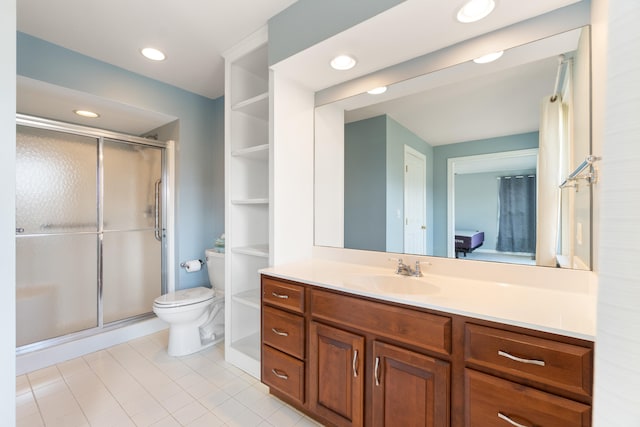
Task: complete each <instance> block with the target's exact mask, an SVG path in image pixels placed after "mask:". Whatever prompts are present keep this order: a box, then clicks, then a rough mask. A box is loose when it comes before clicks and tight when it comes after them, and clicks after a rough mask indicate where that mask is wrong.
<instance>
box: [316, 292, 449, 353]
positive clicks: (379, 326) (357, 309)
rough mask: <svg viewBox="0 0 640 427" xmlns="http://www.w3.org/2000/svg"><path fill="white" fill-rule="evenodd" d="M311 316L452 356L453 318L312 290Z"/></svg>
mask: <svg viewBox="0 0 640 427" xmlns="http://www.w3.org/2000/svg"><path fill="white" fill-rule="evenodd" d="M311 295H312V297H311V313H312V314H313V316H314V317H315V318H317V319H324V320H329V321H333V322H337V323H340V324H343V325H348V326H351V327H353V328H356V329H359V330H362V331H367V332H370V333H373V334H375V335H376V336H379V337H385V338H389V339H391V340H394V341H397V342H402V343H405V344H409V345H412V346H416V347H420V348H424V349H427V350H432V351H436V352H438V353H443V354H450V353H451V318H449V317H446V316H438V315H435V314H429V313H424V312H421V311H417V310H412V309H408V308H403V307H397V306H393V305H389V304H384V303H378V302H374V301H367V300H362V299H359V298H354V297H349V296H346V295H338V294H334V293H331V292H326V291H321V290H316V289H314V290H312V293H311Z"/></svg>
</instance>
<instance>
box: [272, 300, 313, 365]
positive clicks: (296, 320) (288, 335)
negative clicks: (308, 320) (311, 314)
mask: <svg viewBox="0 0 640 427" xmlns="http://www.w3.org/2000/svg"><path fill="white" fill-rule="evenodd" d="M262 342H264V343H265V344H269V345H270V346H271V347H275V348H277V349H278V350H282V351H284V352H285V353H288V354H290V355H291V356H294V357H297V358H298V359H304V318H303V317H301V316H296V315H295V314H291V313H287V312H285V311H282V310H278V309H276V308H273V307H267V306H263V307H262Z"/></svg>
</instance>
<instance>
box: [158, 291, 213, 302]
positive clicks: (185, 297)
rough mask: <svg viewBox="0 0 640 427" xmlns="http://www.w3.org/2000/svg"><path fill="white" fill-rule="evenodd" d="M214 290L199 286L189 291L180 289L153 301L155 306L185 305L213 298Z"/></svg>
mask: <svg viewBox="0 0 640 427" xmlns="http://www.w3.org/2000/svg"><path fill="white" fill-rule="evenodd" d="M214 293H215V292H214V290H213V289H209V288H205V287H204V286H200V287H197V288H191V289H182V290H180V291H176V292H169V293H168V294H164V295H161V296H159V297H158V298H156V299H155V303H156V304H157V305H187V304H194V303H197V302H202V301H206V300H208V299H211V298H213V295H214Z"/></svg>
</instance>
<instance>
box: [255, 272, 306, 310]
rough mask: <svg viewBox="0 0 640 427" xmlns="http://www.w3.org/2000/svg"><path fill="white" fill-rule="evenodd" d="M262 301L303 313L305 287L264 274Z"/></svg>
mask: <svg viewBox="0 0 640 427" xmlns="http://www.w3.org/2000/svg"><path fill="white" fill-rule="evenodd" d="M262 301H263V302H265V303H267V304H270V305H274V306H276V307H282V308H285V309H287V310H291V311H295V312H296V313H303V312H304V287H303V286H299V285H294V284H292V283H287V282H281V281H279V280H277V279H274V278H271V277H268V276H262Z"/></svg>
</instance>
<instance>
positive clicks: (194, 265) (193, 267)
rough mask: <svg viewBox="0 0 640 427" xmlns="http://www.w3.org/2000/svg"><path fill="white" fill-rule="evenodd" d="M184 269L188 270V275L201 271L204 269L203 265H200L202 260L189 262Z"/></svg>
mask: <svg viewBox="0 0 640 427" xmlns="http://www.w3.org/2000/svg"><path fill="white" fill-rule="evenodd" d="M184 264H185V266H184V269H185V270H187V273H193V272H194V271H200V269H201V268H202V264H200V260H198V259H192V260H191V261H187V262H185V263H184Z"/></svg>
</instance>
